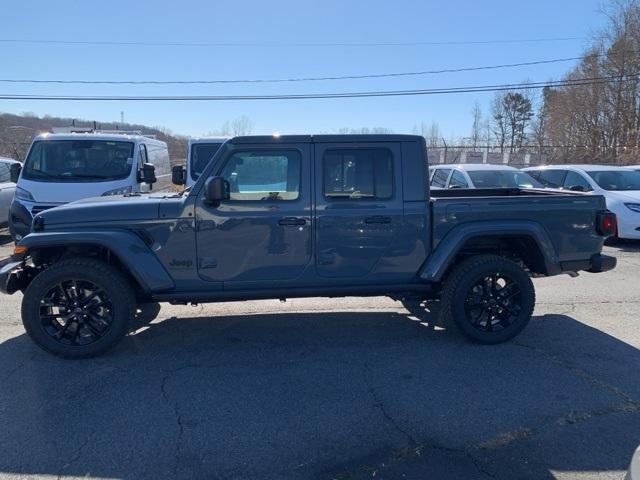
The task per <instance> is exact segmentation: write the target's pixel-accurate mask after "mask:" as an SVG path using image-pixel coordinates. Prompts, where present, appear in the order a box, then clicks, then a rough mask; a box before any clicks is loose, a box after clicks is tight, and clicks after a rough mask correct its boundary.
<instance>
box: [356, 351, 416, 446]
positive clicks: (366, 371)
mask: <svg viewBox="0 0 640 480" xmlns="http://www.w3.org/2000/svg"><path fill="white" fill-rule="evenodd" d="M371 374H372V371H371V367H370V366H369V364H368V363H365V364H364V365H363V371H362V378H363V379H364V383H365V385H366V387H367V391H368V392H369V395H370V396H371V398H372V399H373V405H374V406H375V407H376V408H377V409H378V410H380V413H381V414H382V416H383V417H384V419H385V420H386V421H387V422H389V423H390V424H391V425H392V426H393V428H394V429H395V430H396V431H398V432H400V433H401V434H402V435H404V436H405V437H406V438H407V440H408V441H409V444H410V445H412V446H417V445H419V443H418V442H417V441H416V439H415V438H414V437H413V435H411V433H410V432H409V431H407V430H406V429H404V428H402V427H401V426H400V424H399V423H398V422H397V421H396V419H395V418H393V417H392V416H391V415H390V414H389V412H388V411H387V408H386V406H385V404H384V402H383V401H382V400H381V399H380V397H379V396H378V394H377V392H376V390H375V389H374V388H373V385H372V383H371V380H370V376H371Z"/></svg>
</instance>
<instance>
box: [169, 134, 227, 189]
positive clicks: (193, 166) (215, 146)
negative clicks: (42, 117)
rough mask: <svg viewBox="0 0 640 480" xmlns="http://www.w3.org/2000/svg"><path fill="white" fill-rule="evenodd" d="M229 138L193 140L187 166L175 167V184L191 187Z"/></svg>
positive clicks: (188, 146)
mask: <svg viewBox="0 0 640 480" xmlns="http://www.w3.org/2000/svg"><path fill="white" fill-rule="evenodd" d="M228 139H229V138H228V137H205V138H191V139H189V143H188V144H187V165H186V168H185V167H184V166H183V165H180V166H178V165H175V166H174V167H173V176H172V178H173V183H175V184H176V185H186V186H187V187H191V186H192V185H193V184H194V183H196V180H198V178H199V177H200V174H201V173H202V171H203V170H204V168H205V167H206V166H207V164H208V163H209V161H210V160H211V159H212V158H213V156H214V155H215V154H216V153H217V152H218V150H219V149H220V147H221V146H222V144H223V143H224V142H226V141H227V140H228Z"/></svg>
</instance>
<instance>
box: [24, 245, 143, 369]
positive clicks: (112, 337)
mask: <svg viewBox="0 0 640 480" xmlns="http://www.w3.org/2000/svg"><path fill="white" fill-rule="evenodd" d="M71 280H75V281H79V282H90V283H91V284H94V285H96V286H97V287H99V288H100V289H102V290H103V291H104V294H103V295H104V296H105V298H109V299H110V301H111V303H109V305H110V319H111V323H110V326H109V327H108V329H107V330H106V333H104V334H103V336H101V337H99V338H98V339H97V340H95V341H94V342H93V343H89V344H87V345H67V344H63V343H61V342H60V341H58V340H56V339H54V338H53V336H51V335H50V334H48V333H47V331H45V327H44V326H43V324H42V320H41V306H42V303H41V302H43V301H44V300H43V299H44V298H45V296H47V294H48V292H50V291H51V290H52V289H53V288H54V287H56V285H58V284H60V283H61V282H68V281H71ZM135 308H136V297H135V291H134V288H133V286H132V285H131V283H130V282H129V281H128V280H127V279H126V278H125V277H124V276H123V275H122V274H121V273H120V272H119V271H118V270H116V269H115V268H114V267H112V266H110V265H108V264H106V263H104V262H102V261H100V260H95V259H92V258H82V257H77V258H69V259H65V260H61V261H59V262H57V263H55V264H53V265H51V266H50V267H48V268H47V269H45V270H44V271H42V272H41V273H40V274H38V275H37V276H36V277H35V278H34V279H33V281H32V282H31V283H30V284H29V286H28V287H27V288H26V290H25V291H24V297H23V299H22V323H23V325H24V328H25V330H26V331H27V333H28V334H29V336H30V337H31V339H32V340H33V341H34V342H35V343H36V344H37V345H38V346H39V347H41V348H42V349H44V350H46V351H47V352H49V353H52V354H53V355H56V356H59V357H63V358H90V357H95V356H97V355H100V354H102V353H104V352H106V351H107V350H109V349H111V348H113V347H114V346H115V345H116V344H117V343H118V342H120V340H122V338H123V337H124V336H125V335H126V334H127V332H128V329H129V323H130V321H131V320H132V319H133V318H134V315H135V311H136V310H135Z"/></svg>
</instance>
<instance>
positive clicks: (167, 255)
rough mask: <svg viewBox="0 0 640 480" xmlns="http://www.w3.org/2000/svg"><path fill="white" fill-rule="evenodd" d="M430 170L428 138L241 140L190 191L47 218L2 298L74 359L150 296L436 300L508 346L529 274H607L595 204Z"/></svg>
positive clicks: (465, 324)
mask: <svg viewBox="0 0 640 480" xmlns="http://www.w3.org/2000/svg"><path fill="white" fill-rule="evenodd" d="M427 167H428V165H427V150H426V146H425V142H424V139H423V138H422V137H418V136H410V135H316V136H304V135H301V136H281V137H267V136H253V137H237V138H233V139H231V140H229V141H227V142H226V143H225V144H224V145H223V147H221V148H220V150H219V151H218V152H217V153H216V154H215V156H214V157H213V158H212V160H211V161H210V163H209V165H208V166H207V168H206V169H205V171H204V172H203V174H202V175H201V176H200V178H199V180H198V181H197V183H196V184H195V185H194V186H193V187H192V188H191V189H187V190H185V191H183V192H181V193H174V194H166V193H165V194H158V195H148V196H139V195H136V194H133V195H129V196H126V195H125V196H124V197H123V196H120V197H115V198H114V197H101V198H93V199H87V200H82V201H79V202H74V203H71V204H68V205H64V206H61V207H58V208H54V209H51V210H47V211H45V212H42V213H40V214H38V215H37V216H36V217H35V219H34V221H33V225H32V232H31V233H30V234H29V235H27V236H26V237H24V238H23V239H22V240H21V241H20V242H19V243H18V245H17V246H16V248H15V252H14V254H13V255H12V256H11V257H10V258H8V259H5V260H4V261H3V262H2V268H1V269H0V290H2V291H3V292H4V293H8V294H11V293H14V292H16V291H18V290H21V291H22V292H23V294H24V297H23V300H22V319H23V322H24V326H25V328H26V331H27V333H28V334H29V335H30V336H31V338H32V339H33V340H34V341H35V342H36V343H37V344H38V345H39V346H40V347H42V348H43V349H45V350H47V351H49V352H51V353H53V354H56V355H60V356H64V357H89V356H94V355H97V354H100V353H102V352H104V351H105V350H107V349H108V348H110V347H113V346H114V345H115V344H116V343H118V341H120V340H121V339H122V338H123V337H124V336H125V335H126V334H127V332H128V331H129V322H130V320H131V319H132V318H133V316H134V314H135V309H136V307H137V305H138V304H140V303H144V302H171V303H177V304H186V303H197V302H221V301H233V300H250V299H267V298H272V299H278V298H280V299H283V298H287V297H315V296H322V297H340V296H366V295H369V296H373V295H388V296H390V297H392V298H395V299H399V300H407V299H439V300H440V302H441V304H442V307H441V311H442V317H443V319H444V320H446V321H451V322H452V323H453V324H455V325H456V326H457V327H458V329H459V330H460V331H461V332H462V333H463V334H464V335H465V336H467V337H468V338H470V339H472V340H474V341H477V342H481V343H498V342H503V341H505V340H508V339H510V338H512V337H514V336H515V335H517V334H518V333H519V332H520V331H521V330H522V329H523V328H524V327H525V326H526V324H527V323H528V322H529V320H530V318H531V315H532V312H533V308H534V303H535V293H534V288H533V283H532V281H531V277H532V276H548V275H557V274H560V273H563V272H564V273H573V272H577V271H580V270H586V271H589V272H603V271H606V270H610V269H612V268H614V266H615V263H616V261H615V258H613V257H607V256H605V255H601V253H600V252H601V249H602V245H603V242H604V240H605V238H606V237H607V236H608V235H611V234H613V233H614V232H615V228H616V226H615V222H616V218H615V215H613V214H612V213H611V212H608V211H607V210H606V207H605V202H604V199H603V198H602V197H600V196H586V195H582V194H579V193H559V192H557V191H544V190H520V189H497V190H448V191H438V192H431V193H430V192H429V187H428V180H427ZM176 176H177V177H179V175H176ZM176 181H179V180H176Z"/></svg>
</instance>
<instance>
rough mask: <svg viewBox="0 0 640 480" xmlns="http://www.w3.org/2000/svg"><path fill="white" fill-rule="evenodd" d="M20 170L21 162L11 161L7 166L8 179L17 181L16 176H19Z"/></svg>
mask: <svg viewBox="0 0 640 480" xmlns="http://www.w3.org/2000/svg"><path fill="white" fill-rule="evenodd" d="M21 171H22V164H20V163H12V164H11V166H10V167H9V177H10V178H9V179H10V180H11V181H12V182H13V183H18V178H20V172H21Z"/></svg>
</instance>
